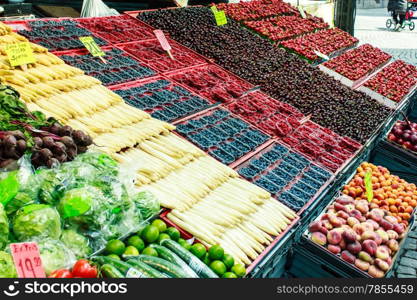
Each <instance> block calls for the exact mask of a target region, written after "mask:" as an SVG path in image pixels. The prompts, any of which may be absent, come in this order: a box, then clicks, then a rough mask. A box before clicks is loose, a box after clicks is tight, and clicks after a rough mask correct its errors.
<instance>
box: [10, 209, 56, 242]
mask: <svg viewBox="0 0 417 300" xmlns="http://www.w3.org/2000/svg"><path fill="white" fill-rule="evenodd" d="M12 225H13V233H14V235H15V237H16V239H17V240H18V241H21V242H23V241H26V240H28V239H32V238H43V237H50V238H55V239H58V238H59V237H60V236H61V218H60V216H59V214H58V212H57V211H56V209H55V208H53V207H51V206H48V205H45V204H31V205H26V206H24V207H22V208H21V209H19V210H18V211H17V213H16V215H15V217H14V219H13V224H12Z"/></svg>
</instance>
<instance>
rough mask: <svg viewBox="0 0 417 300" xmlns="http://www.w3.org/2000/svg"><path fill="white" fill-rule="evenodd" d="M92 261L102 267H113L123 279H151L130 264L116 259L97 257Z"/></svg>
mask: <svg viewBox="0 0 417 300" xmlns="http://www.w3.org/2000/svg"><path fill="white" fill-rule="evenodd" d="M92 260H93V261H96V262H98V263H100V264H102V265H105V264H109V265H112V266H113V267H115V268H116V269H117V270H119V271H120V272H121V273H122V274H123V277H135V278H151V277H148V276H147V275H146V274H144V273H142V272H141V271H140V270H137V269H136V268H134V267H132V266H131V265H129V264H128V263H126V262H124V261H121V260H118V259H115V258H111V257H107V256H95V257H93V258H92Z"/></svg>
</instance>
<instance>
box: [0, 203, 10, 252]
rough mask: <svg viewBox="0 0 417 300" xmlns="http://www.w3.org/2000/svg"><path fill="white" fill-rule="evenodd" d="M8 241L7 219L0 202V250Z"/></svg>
mask: <svg viewBox="0 0 417 300" xmlns="http://www.w3.org/2000/svg"><path fill="white" fill-rule="evenodd" d="M8 241H9V220H8V219H7V216H6V212H5V211H4V208H3V205H2V204H0V250H1V249H4V247H5V246H6V245H7V243H8Z"/></svg>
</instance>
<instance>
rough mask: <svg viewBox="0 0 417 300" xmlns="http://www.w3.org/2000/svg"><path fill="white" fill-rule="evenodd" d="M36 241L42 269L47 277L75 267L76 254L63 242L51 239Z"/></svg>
mask: <svg viewBox="0 0 417 300" xmlns="http://www.w3.org/2000/svg"><path fill="white" fill-rule="evenodd" d="M35 241H36V242H37V243H38V247H39V252H40V256H41V260H42V267H43V269H44V270H45V273H46V275H49V274H51V273H52V272H53V271H55V270H58V269H63V268H71V267H72V266H73V265H74V263H75V261H76V258H75V255H74V253H73V252H72V251H71V250H70V249H68V248H67V246H65V244H64V243H62V242H61V241H59V240H55V239H50V238H47V239H42V240H35Z"/></svg>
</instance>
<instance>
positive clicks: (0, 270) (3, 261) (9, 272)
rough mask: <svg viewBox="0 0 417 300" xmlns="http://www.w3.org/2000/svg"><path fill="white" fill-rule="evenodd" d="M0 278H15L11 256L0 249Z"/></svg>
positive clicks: (15, 273)
mask: <svg viewBox="0 0 417 300" xmlns="http://www.w3.org/2000/svg"><path fill="white" fill-rule="evenodd" d="M0 278H17V272H16V269H15V267H14V263H13V258H12V256H11V255H10V254H9V253H6V252H4V251H0Z"/></svg>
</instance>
